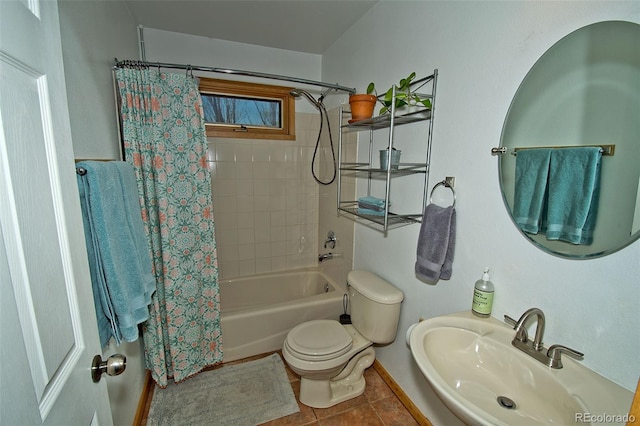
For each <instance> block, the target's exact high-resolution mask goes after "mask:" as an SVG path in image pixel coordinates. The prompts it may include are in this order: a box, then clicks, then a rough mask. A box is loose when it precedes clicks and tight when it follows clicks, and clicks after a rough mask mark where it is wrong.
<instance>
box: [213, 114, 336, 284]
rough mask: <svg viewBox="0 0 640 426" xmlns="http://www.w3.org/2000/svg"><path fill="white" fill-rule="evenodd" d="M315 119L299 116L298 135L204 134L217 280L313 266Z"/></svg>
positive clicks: (315, 232)
mask: <svg viewBox="0 0 640 426" xmlns="http://www.w3.org/2000/svg"><path fill="white" fill-rule="evenodd" d="M319 119H320V118H319V115H318V114H304V113H298V114H296V137H297V140H295V141H277V140H266V139H226V138H209V140H208V142H209V162H210V168H211V171H212V192H213V210H214V215H215V216H214V218H215V224H216V241H217V247H218V263H219V268H220V278H221V279H228V278H233V277H239V276H245V275H252V274H255V273H264V272H271V271H281V270H287V269H298V268H304V267H309V266H315V265H316V263H317V254H318V251H317V245H318V191H319V185H318V184H317V183H316V182H315V181H314V180H313V177H312V175H311V170H310V168H311V160H312V157H313V150H314V147H315V143H316V139H317V136H318V126H319ZM336 143H337V140H336Z"/></svg>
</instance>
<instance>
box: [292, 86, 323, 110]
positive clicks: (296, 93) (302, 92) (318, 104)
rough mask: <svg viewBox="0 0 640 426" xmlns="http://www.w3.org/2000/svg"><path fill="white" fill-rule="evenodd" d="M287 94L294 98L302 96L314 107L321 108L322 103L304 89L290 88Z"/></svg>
mask: <svg viewBox="0 0 640 426" xmlns="http://www.w3.org/2000/svg"><path fill="white" fill-rule="evenodd" d="M289 94H290V95H291V96H293V97H295V98H299V97H301V96H302V97H304V98H306V99H307V100H308V101H309V102H311V103H312V104H313V105H314V106H315V107H316V108H318V109H321V108H322V104H321V102H320V101H318V100H316V99H315V98H314V97H313V95H311V93H309V92H307V91H306V90H304V89H291V91H289Z"/></svg>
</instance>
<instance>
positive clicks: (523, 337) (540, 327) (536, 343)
mask: <svg viewBox="0 0 640 426" xmlns="http://www.w3.org/2000/svg"><path fill="white" fill-rule="evenodd" d="M533 315H535V316H536V318H537V319H538V322H537V324H536V334H535V337H534V338H533V343H532V344H531V346H532V347H533V349H535V350H536V351H539V350H540V349H542V336H543V335H544V324H545V320H544V312H542V310H540V309H538V308H531V309H527V311H526V312H525V313H524V314H522V316H521V317H520V319H519V320H518V322H517V323H516V325H515V327H513V329H514V330H515V331H516V337H514V339H513V341H514V345H515V341H516V340H517V341H519V342H522V343H527V341H528V340H529V339H528V338H527V329H526V327H525V326H526V323H527V321H528V320H529V318H531V317H532V316H533Z"/></svg>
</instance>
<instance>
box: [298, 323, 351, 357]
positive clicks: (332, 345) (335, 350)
mask: <svg viewBox="0 0 640 426" xmlns="http://www.w3.org/2000/svg"><path fill="white" fill-rule="evenodd" d="M352 345H353V340H352V339H351V336H350V335H349V333H347V330H345V328H344V327H343V326H342V325H341V324H340V323H339V322H338V321H335V320H313V321H307V322H305V323H302V324H300V325H298V326H296V327H294V328H292V329H291V331H290V332H289V334H288V335H287V346H288V347H289V349H291V350H292V351H293V352H295V354H296V355H297V356H298V357H300V358H301V359H306V360H315V361H323V360H327V359H331V358H335V357H338V356H340V355H343V354H345V353H347V352H348V351H349V350H350V349H351V346H352Z"/></svg>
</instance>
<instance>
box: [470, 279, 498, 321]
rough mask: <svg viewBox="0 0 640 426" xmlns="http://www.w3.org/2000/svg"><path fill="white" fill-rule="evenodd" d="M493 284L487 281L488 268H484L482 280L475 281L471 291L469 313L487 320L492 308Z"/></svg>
mask: <svg viewBox="0 0 640 426" xmlns="http://www.w3.org/2000/svg"><path fill="white" fill-rule="evenodd" d="M493 294H494V287H493V283H492V282H491V281H489V268H484V273H483V274H482V279H479V280H478V281H476V285H475V288H474V289H473V304H472V305H471V312H473V313H474V314H475V315H477V316H479V317H482V318H488V317H490V316H491V308H493Z"/></svg>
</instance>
